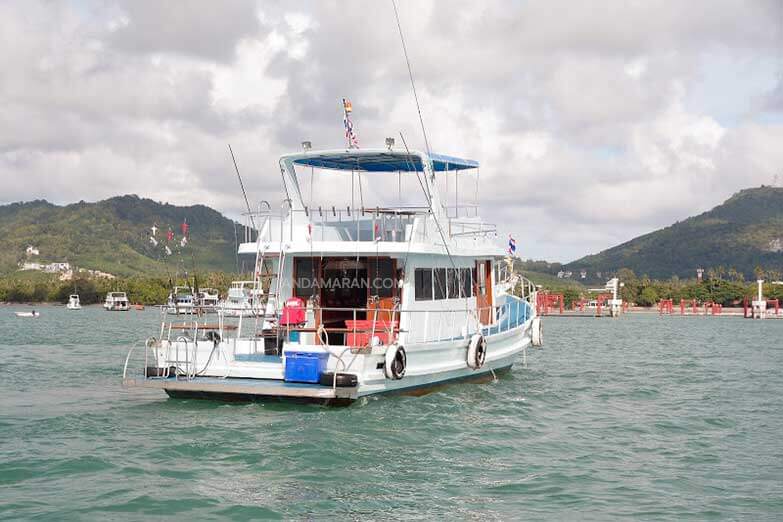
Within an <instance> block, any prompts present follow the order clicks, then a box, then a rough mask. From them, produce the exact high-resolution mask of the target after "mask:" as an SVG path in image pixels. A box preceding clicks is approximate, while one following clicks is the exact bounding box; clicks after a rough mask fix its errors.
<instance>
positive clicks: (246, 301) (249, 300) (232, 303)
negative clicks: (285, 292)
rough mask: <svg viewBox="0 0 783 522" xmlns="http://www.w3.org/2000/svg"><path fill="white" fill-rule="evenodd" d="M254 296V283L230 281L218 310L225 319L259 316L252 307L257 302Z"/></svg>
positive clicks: (256, 309) (255, 308)
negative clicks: (226, 293)
mask: <svg viewBox="0 0 783 522" xmlns="http://www.w3.org/2000/svg"><path fill="white" fill-rule="evenodd" d="M256 296H257V292H256V282H255V281H232V282H231V286H230V287H229V288H228V295H227V296H226V299H225V300H223V301H221V302H220V305H219V306H218V308H219V309H220V310H221V311H222V312H223V314H224V315H225V316H226V317H256V316H257V315H260V312H259V309H258V307H257V306H255V305H254V303H258V302H259V300H258V299H257V298H256Z"/></svg>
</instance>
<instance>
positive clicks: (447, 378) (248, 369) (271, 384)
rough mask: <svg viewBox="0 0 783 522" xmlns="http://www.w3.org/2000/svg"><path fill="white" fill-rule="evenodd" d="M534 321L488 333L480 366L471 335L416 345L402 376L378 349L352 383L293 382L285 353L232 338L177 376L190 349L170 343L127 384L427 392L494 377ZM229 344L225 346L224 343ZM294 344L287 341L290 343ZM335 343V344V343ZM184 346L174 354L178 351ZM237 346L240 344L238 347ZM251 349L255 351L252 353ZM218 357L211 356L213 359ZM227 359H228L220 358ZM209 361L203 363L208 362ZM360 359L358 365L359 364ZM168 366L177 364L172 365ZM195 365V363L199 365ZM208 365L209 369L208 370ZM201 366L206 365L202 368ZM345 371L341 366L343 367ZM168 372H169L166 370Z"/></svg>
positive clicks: (247, 397)
mask: <svg viewBox="0 0 783 522" xmlns="http://www.w3.org/2000/svg"><path fill="white" fill-rule="evenodd" d="M530 342H531V339H530V324H529V323H528V324H526V325H525V326H524V327H522V326H520V327H518V328H514V329H512V330H508V331H505V332H502V333H499V334H496V335H493V336H490V337H488V348H487V358H486V360H485V363H484V365H483V366H482V367H481V368H479V369H472V368H470V367H468V366H467V364H466V362H465V357H464V354H465V353H466V351H467V347H466V345H467V341H466V340H464V339H457V340H452V341H448V342H443V343H438V344H437V345H432V344H431V343H430V344H422V345H418V346H417V345H411V346H410V348H409V349H408V360H409V364H408V369H407V372H406V374H405V375H404V376H403V378H402V379H399V380H392V379H388V378H386V377H385V375H384V371H383V369H382V368H379V365H380V364H379V362H378V361H380V360H382V356H383V355H382V354H383V347H378V348H379V350H378V352H379V353H380V355H379V354H372V355H368V356H359V358H355V359H354V361H352V362H351V363H350V365H349V366H348V367H347V368H346V369H345V373H355V374H357V376H358V377H359V384H358V385H357V386H353V387H339V386H338V387H332V386H324V385H320V384H317V383H312V384H310V383H292V382H286V381H285V380H284V378H283V374H284V363H283V361H282V359H281V358H280V357H276V356H264V355H260V356H258V357H257V358H255V359H254V361H255V362H249V361H248V360H247V359H245V358H243V357H240V356H239V355H238V354H234V355H231V354H229V353H228V352H227V350H228V349H229V348H230V347H229V346H228V345H229V344H230V343H218V344H217V345H211V346H212V350H211V352H212V353H210V351H208V350H210V347H209V346H206V345H204V346H201V343H199V344H198V345H196V346H195V347H193V345H192V343H191V348H190V350H191V352H192V351H193V350H195V351H197V352H198V357H197V358H196V360H195V362H191V366H190V371H192V372H194V373H196V374H197V375H191V376H189V377H185V376H182V375H180V376H178V377H173V375H175V374H177V373H180V374H182V373H187V372H188V369H187V368H185V367H184V366H182V365H181V364H177V366H176V367H179V368H180V370H179V371H177V370H176V367H172V366H170V365H171V364H172V360H176V361H180V360H181V358H182V353H184V352H185V350H187V348H186V347H185V346H184V345H181V346H179V347H171V346H169V348H168V349H167V353H166V355H164V356H162V357H161V358H159V359H158V362H157V363H156V364H157V367H155V368H151V370H152V372H150V371H149V370H147V372H146V375H150V374H151V375H152V376H151V377H144V378H141V379H138V378H137V379H127V378H126V379H125V380H124V384H125V385H126V386H138V387H146V388H156V389H161V390H163V391H165V392H166V393H167V394H168V395H169V397H173V398H189V399H196V398H197V399H212V400H227V401H269V400H282V401H294V402H314V403H318V404H331V405H340V404H348V403H351V402H353V401H356V400H358V399H361V398H362V397H368V396H371V395H381V394H404V395H423V394H426V393H430V392H432V391H434V390H437V389H439V388H442V387H444V386H447V385H450V384H452V383H455V382H460V381H463V382H481V381H489V380H492V379H493V378H494V377H495V375H496V374H497V373H498V372H503V371H507V370H509V369H510V368H511V366H512V365H513V364H514V362H515V361H517V360H518V359H519V357H520V355H522V354H523V353H525V350H526V349H527V347H528V346H529V345H530ZM224 345H225V346H224ZM289 348H290V346H288V348H286V349H289ZM333 348H336V347H333ZM177 349H179V350H181V352H178V353H177V355H176V356H175V355H174V353H175V351H176V350H177ZM234 349H236V347H234ZM248 355H252V354H248ZM213 360H214V361H215V362H212V361H213ZM221 360H224V362H223V363H221V362H220V361H221ZM198 361H210V362H207V363H206V366H204V364H205V363H204V362H198ZM354 362H356V366H353V365H354ZM202 367H203V368H204V370H201V368H202ZM338 367H339V366H338V363H337V360H335V358H334V357H331V358H330V363H329V365H328V367H327V371H330V370H331V371H334V370H335V369H337V368H338ZM169 368H174V370H173V371H171V370H169ZM194 368H195V369H194ZM207 368H208V370H207ZM199 370H201V371H199ZM339 371H340V372H343V370H342V369H340V370H339ZM163 375H166V376H163Z"/></svg>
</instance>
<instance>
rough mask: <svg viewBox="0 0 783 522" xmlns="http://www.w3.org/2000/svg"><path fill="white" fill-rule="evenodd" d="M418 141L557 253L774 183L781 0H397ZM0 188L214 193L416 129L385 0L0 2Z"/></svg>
mask: <svg viewBox="0 0 783 522" xmlns="http://www.w3.org/2000/svg"><path fill="white" fill-rule="evenodd" d="M398 1H399V4H398V6H399V10H400V17H401V19H402V23H403V28H404V31H405V33H406V39H407V44H408V48H409V53H410V57H411V60H412V65H413V69H414V74H415V76H416V81H417V90H418V93H419V97H420V100H421V102H422V112H423V116H424V120H425V124H426V126H427V130H428V136H429V139H430V143H431V146H432V148H433V150H436V151H438V152H442V153H447V154H452V155H460V156H466V157H470V158H475V159H477V160H479V161H480V162H481V164H482V168H481V180H482V185H481V199H482V204H483V208H484V212H483V213H484V215H485V216H486V217H487V218H488V219H489V220H491V221H494V222H497V223H499V224H500V230H501V232H502V233H503V234H504V235H505V234H507V233H512V234H513V235H514V236H515V237H516V239H517V243H518V245H519V250H520V252H521V254H522V256H523V257H534V258H546V259H549V260H559V261H568V260H572V259H574V258H577V257H580V256H582V255H584V254H587V253H594V252H597V251H599V250H602V249H604V248H607V247H609V246H612V245H614V244H616V243H618V242H621V241H625V240H627V239H630V238H632V237H634V236H636V235H638V234H640V233H644V232H647V231H650V230H654V229H656V228H658V227H660V226H665V225H668V224H670V223H672V222H674V221H675V220H678V219H682V218H684V217H687V216H689V215H693V214H695V213H698V212H701V211H704V210H706V209H709V208H711V207H712V206H714V205H715V204H718V203H720V202H721V201H722V200H724V199H725V198H726V197H727V196H729V195H731V194H732V193H734V192H736V191H737V190H739V189H741V188H744V187H748V186H758V185H761V184H771V183H772V181H773V176H774V175H775V174H778V175H779V177H780V178H781V181H782V182H783V1H782V0H768V1H765V0H758V1H753V0H746V1H741V0H738V1H731V0H691V1H687V2H683V1H679V0H672V1H657V0H645V1H627V0H624V1H617V2H612V1H604V2H558V1H552V0H545V1H518V2H491V1H485V2H475V1H464V2H455V1H448V2H446V1H442V2H422V1H415V2H414V1H408V0H398ZM0 68H1V69H2V74H0V182H1V184H0V203H7V202H12V201H20V200H31V199H36V198H46V199H48V200H50V201H53V202H57V203H70V202H75V201H79V200H88V201H92V200H98V199H102V198H106V197H110V196H113V195H117V194H126V193H135V194H139V195H141V196H146V197H151V198H153V199H156V200H161V201H169V202H172V203H177V204H193V203H204V204H207V205H210V206H213V207H215V208H217V209H218V210H220V211H222V212H224V213H226V214H228V215H230V216H237V215H238V213H239V212H240V211H241V209H242V207H243V201H242V198H241V195H240V192H239V189H238V186H237V183H236V179H235V175H234V173H233V167H232V165H231V162H230V157H229V155H228V151H227V147H226V144H227V143H231V145H232V147H233V148H234V151H235V153H236V154H237V157H238V161H239V164H240V168H241V170H242V171H243V175H244V178H245V184H246V186H247V188H248V192H249V196H250V198H251V199H252V200H260V199H270V200H274V199H279V197H280V196H279V195H280V186H279V179H280V178H279V173H278V170H277V157H278V156H279V155H281V154H283V153H286V152H291V151H295V150H297V149H298V148H299V143H300V142H301V141H302V140H305V139H307V140H311V141H312V142H313V145H314V147H315V148H334V147H338V146H341V144H342V143H343V135H342V131H343V129H342V120H341V118H342V115H341V106H340V99H341V98H342V97H346V96H347V97H349V98H351V100H352V101H353V104H354V122H355V126H356V129H357V131H358V134H359V139H360V140H361V143H362V145H363V146H368V147H369V146H382V145H383V140H384V137H385V136H397V135H399V133H400V132H402V133H403V135H405V136H406V140H407V141H408V142H409V144H410V145H411V146H413V147H416V148H423V140H422V137H421V132H420V130H419V126H418V120H417V116H416V109H415V105H414V102H413V98H412V94H411V90H410V86H409V83H408V77H407V69H406V66H405V61H404V57H403V54H402V50H401V46H400V43H399V36H398V33H397V27H396V24H395V21H394V11H393V8H392V4H391V2H390V0H388V1H379V2H373V1H342V2H327V1H319V2H312V3H310V2H262V3H257V2H252V1H221V2H206V1H205V2H194V1H173V0H167V1H166V2H158V1H138V0H134V1H128V2H123V1H116V2H115V1H112V0H101V1H95V2H91V1H81V2H36V1H33V0H19V1H6V2H1V3H0Z"/></svg>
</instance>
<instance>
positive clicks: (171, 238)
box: [166, 229, 174, 241]
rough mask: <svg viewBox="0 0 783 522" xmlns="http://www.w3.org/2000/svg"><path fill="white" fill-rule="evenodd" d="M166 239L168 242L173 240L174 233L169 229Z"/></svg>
mask: <svg viewBox="0 0 783 522" xmlns="http://www.w3.org/2000/svg"><path fill="white" fill-rule="evenodd" d="M166 239H167V240H168V241H173V240H174V232H172V231H171V229H169V231H168V232H166Z"/></svg>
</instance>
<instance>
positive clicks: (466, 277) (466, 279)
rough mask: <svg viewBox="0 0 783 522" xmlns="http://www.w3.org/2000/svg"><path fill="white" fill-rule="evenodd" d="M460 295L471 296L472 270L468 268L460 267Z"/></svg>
mask: <svg viewBox="0 0 783 522" xmlns="http://www.w3.org/2000/svg"><path fill="white" fill-rule="evenodd" d="M459 274H460V283H461V285H460V297H471V296H473V280H472V279H473V278H472V277H471V276H472V275H473V271H472V270H471V269H470V268H460V269H459Z"/></svg>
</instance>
